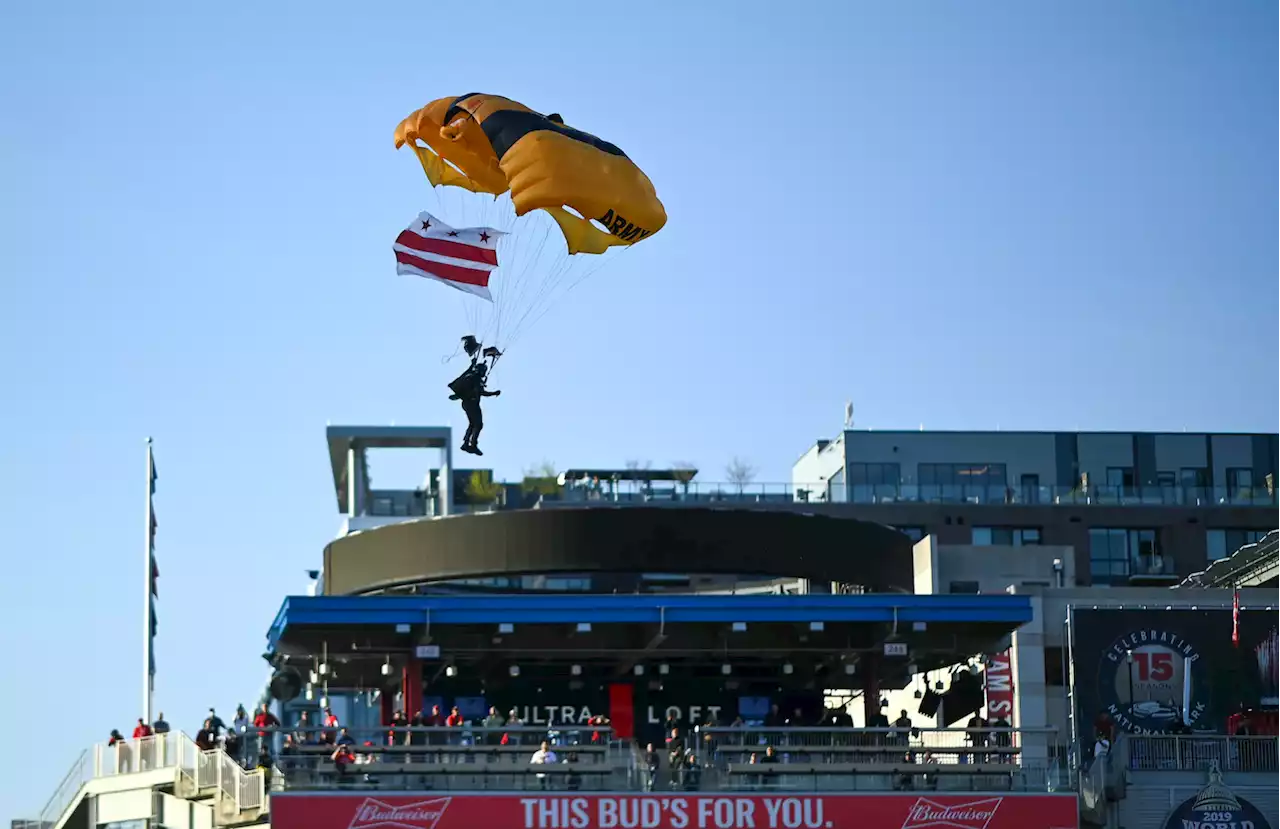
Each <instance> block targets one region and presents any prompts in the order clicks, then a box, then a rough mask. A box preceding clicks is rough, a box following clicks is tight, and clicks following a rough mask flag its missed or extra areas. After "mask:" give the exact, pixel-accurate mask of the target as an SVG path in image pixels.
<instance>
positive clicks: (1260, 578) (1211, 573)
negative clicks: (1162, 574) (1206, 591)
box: [1175, 530, 1280, 589]
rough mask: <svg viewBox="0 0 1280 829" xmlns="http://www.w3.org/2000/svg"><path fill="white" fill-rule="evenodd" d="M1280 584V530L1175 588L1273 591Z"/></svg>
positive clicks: (1214, 564) (1220, 560) (1187, 579)
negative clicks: (1263, 589) (1262, 589)
mask: <svg viewBox="0 0 1280 829" xmlns="http://www.w3.org/2000/svg"><path fill="white" fill-rule="evenodd" d="M1277 584H1280V530H1272V531H1271V532H1269V533H1267V534H1266V535H1265V536H1263V537H1262V539H1261V540H1260V541H1258V542H1257V543H1254V544H1246V545H1245V546H1243V547H1241V548H1240V549H1239V550H1236V551H1235V552H1234V553H1232V554H1231V555H1229V556H1227V557H1226V558H1222V559H1218V560H1217V561H1215V562H1213V563H1212V564H1210V565H1209V566H1208V568H1206V569H1205V570H1202V571H1200V572H1199V573H1192V574H1191V575H1189V576H1187V577H1186V578H1185V579H1183V580H1182V582H1181V583H1180V584H1178V585H1176V586H1175V589H1176V588H1177V587H1228V588H1238V587H1276V586H1277Z"/></svg>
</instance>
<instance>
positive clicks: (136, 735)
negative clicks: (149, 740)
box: [133, 717, 154, 740]
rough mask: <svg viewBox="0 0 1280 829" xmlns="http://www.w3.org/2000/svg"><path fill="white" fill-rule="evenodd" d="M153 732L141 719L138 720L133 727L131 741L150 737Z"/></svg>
mask: <svg viewBox="0 0 1280 829" xmlns="http://www.w3.org/2000/svg"><path fill="white" fill-rule="evenodd" d="M153 733H154V732H153V731H152V730H151V726H149V725H147V724H146V723H145V722H143V720H142V718H141V717H139V718H138V724H137V725H136V726H134V727H133V739H135V740H141V739H142V738H143V737H150V736H151V735H152V734H153Z"/></svg>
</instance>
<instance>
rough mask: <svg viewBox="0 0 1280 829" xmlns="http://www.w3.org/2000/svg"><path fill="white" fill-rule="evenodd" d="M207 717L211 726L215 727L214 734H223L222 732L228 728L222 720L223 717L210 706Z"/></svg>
mask: <svg viewBox="0 0 1280 829" xmlns="http://www.w3.org/2000/svg"><path fill="white" fill-rule="evenodd" d="M207 719H208V720H209V723H210V726H209V727H210V728H212V729H213V736H215V737H218V736H221V734H222V732H223V731H225V730H226V728H227V724H226V723H224V722H223V721H222V717H219V716H218V714H217V712H216V711H214V710H213V709H212V708H210V709H209V716H208V718H207Z"/></svg>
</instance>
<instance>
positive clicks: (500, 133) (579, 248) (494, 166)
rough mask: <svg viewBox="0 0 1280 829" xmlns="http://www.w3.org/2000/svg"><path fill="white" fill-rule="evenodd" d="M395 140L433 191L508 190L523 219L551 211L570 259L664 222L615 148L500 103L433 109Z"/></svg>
mask: <svg viewBox="0 0 1280 829" xmlns="http://www.w3.org/2000/svg"><path fill="white" fill-rule="evenodd" d="M395 141H396V147H397V148H400V147H402V146H404V145H405V144H408V145H409V146H411V147H413V149H414V151H415V152H416V153H417V154H418V159H419V161H421V162H422V169H423V170H424V171H425V172H426V174H427V178H428V179H429V180H430V181H431V183H432V184H433V185H444V186H451V187H460V188H463V189H465V190H470V191H472V192H475V193H492V194H494V195H500V194H502V193H506V192H507V191H510V193H511V201H512V203H513V204H514V205H515V211H516V215H517V216H523V215H525V214H526V213H529V212H530V211H533V210H544V211H546V212H547V213H548V214H550V215H551V217H552V218H554V219H555V221H556V223H557V224H558V225H559V226H560V230H561V231H562V232H563V233H564V238H565V242H566V243H567V244H568V248H569V253H571V254H573V253H604V252H605V251H606V250H608V249H609V248H610V247H614V246H619V245H633V244H635V243H636V242H639V241H641V240H642V239H646V238H648V237H649V236H652V235H653V234H654V233H657V232H658V231H659V230H661V229H662V226H663V225H664V224H666V221H667V213H666V210H665V209H664V208H663V206H662V202H660V201H658V194H657V192H656V191H655V190H654V188H653V183H652V182H651V181H649V177H648V176H646V175H645V174H644V171H642V170H641V169H640V168H639V167H637V166H636V165H635V163H634V162H632V161H631V159H629V158H627V155H626V153H624V152H623V151H622V150H620V149H618V147H616V146H614V145H613V144H610V143H609V142H607V141H603V140H601V139H599V138H597V137H595V136H594V135H591V134H589V133H585V132H582V131H581V130H576V129H574V128H572V127H568V126H565V124H564V122H563V119H561V118H560V117H559V116H551V117H548V116H545V115H542V114H540V113H537V112H534V111H533V110H531V109H529V108H528V107H526V106H524V105H523V104H519V103H517V102H515V101H512V100H510V99H507V98H503V97H500V96H498V95H485V94H480V93H471V94H468V95H463V96H462V97H460V98H441V99H439V100H436V101H432V102H431V103H429V104H427V105H426V106H425V107H423V108H422V109H420V110H418V111H417V112H414V113H413V114H412V115H410V116H409V117H408V118H406V119H404V121H402V122H400V125H399V126H398V127H396V136H395ZM418 142H422V144H425V145H426V146H425V147H424V146H421V145H420V144H419V143H418ZM575 214H577V215H575ZM593 219H594V220H595V221H597V222H599V225H595V224H593V223H592V221H591V220H593ZM601 226H602V227H603V228H604V229H603V230H601Z"/></svg>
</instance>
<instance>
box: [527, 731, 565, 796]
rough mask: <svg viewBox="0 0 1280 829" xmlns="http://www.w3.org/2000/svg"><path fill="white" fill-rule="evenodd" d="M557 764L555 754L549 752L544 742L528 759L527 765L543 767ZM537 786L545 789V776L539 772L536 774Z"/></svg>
mask: <svg viewBox="0 0 1280 829" xmlns="http://www.w3.org/2000/svg"><path fill="white" fill-rule="evenodd" d="M556 762H559V761H558V760H557V759H556V753H555V752H554V751H552V750H551V748H550V746H549V745H547V743H546V742H545V741H544V742H543V743H542V745H541V746H540V747H539V748H538V750H537V751H535V752H534V753H533V757H531V758H529V764H530V765H534V766H545V765H549V764H551V763H556ZM537 777H538V784H539V785H541V786H542V788H544V789H545V788H547V776H546V775H545V774H543V773H541V772H539V773H538V775H537Z"/></svg>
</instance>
